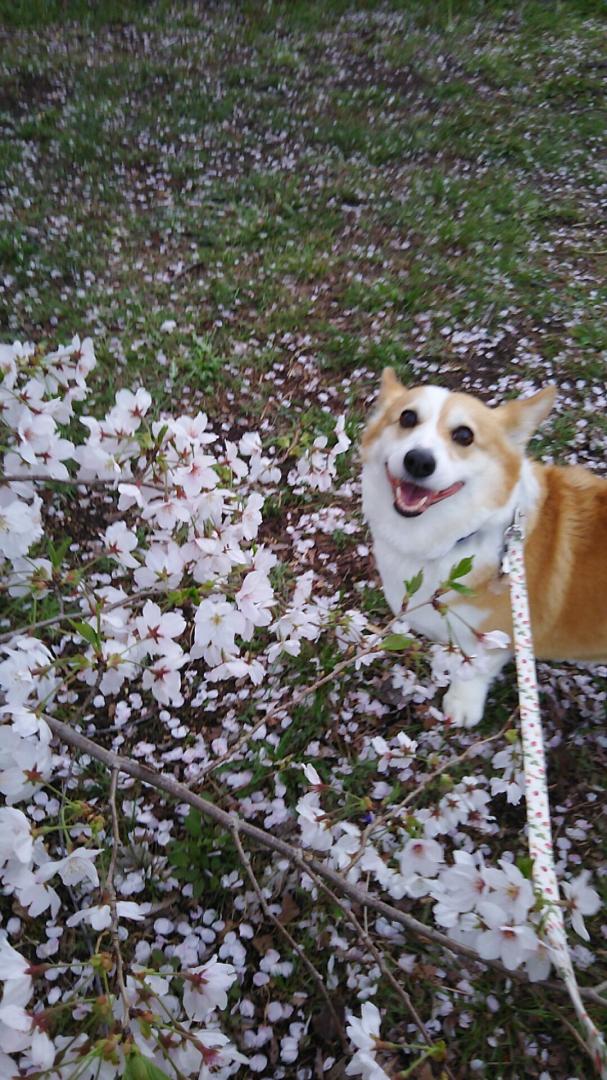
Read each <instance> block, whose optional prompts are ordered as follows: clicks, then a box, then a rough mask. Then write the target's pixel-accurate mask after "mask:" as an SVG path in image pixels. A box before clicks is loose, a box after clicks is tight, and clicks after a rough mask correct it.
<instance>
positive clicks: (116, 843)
mask: <svg viewBox="0 0 607 1080" xmlns="http://www.w3.org/2000/svg"><path fill="white" fill-rule="evenodd" d="M118 772H119V770H118V769H112V778H111V780H110V794H109V802H110V810H111V814H112V854H111V856H110V865H109V867H108V872H107V878H106V881H105V891H106V893H107V897H108V903H109V905H110V911H111V914H112V924H111V927H110V933H111V936H112V944H113V946H114V956H115V958H116V979H117V981H118V988H119V990H120V996H121V998H122V1004H123V1008H124V1023H125V1024H127V1023H128V1019H129V999H128V995H127V992H126V986H125V983H124V967H123V964H122V951H121V949H120V938H119V936H118V909H117V907H116V888H115V886H114V873H115V871H116V860H117V858H118V851H119V848H120V827H119V825H118V808H117V806H116V788H117V785H118Z"/></svg>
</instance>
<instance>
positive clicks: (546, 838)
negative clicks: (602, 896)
mask: <svg viewBox="0 0 607 1080" xmlns="http://www.w3.org/2000/svg"><path fill="white" fill-rule="evenodd" d="M504 540H505V553H504V558H503V561H502V572H503V573H505V574H509V576H510V602H511V604H512V622H513V627H514V652H515V659H516V673H517V677H518V692H519V701H520V717H521V735H522V741H523V761H524V769H525V801H526V804H527V825H528V830H529V853H530V855H531V858H532V860H533V881H534V884H535V886H536V888H537V890H538V891H539V893H540V896H541V897H542V900H543V901H544V918H543V924H544V931H545V935H546V941H547V943H548V946H549V948H550V955H551V959H552V961H553V963H554V965H555V967H556V969H557V971H558V972H559V974H560V976H561V978H562V979H563V981H564V983H565V985H566V987H567V990H568V992H569V997H570V998H571V1001H572V1002H573V1006H574V1008H575V1011H576V1013H577V1016H578V1019H579V1021H580V1023H581V1025H582V1027H583V1028H584V1030H585V1032H586V1036H587V1040H588V1050H589V1053H590V1055H591V1057H592V1060H593V1062H594V1065H595V1067H596V1070H597V1072H598V1073H599V1074H600V1076H601V1077H602V1078H603V1080H607V1046H606V1045H605V1040H604V1038H603V1036H602V1035H601V1033H600V1031H599V1030H598V1028H597V1027H596V1026H595V1024H594V1022H593V1021H592V1019H591V1018H590V1016H589V1015H588V1013H587V1011H586V1009H585V1008H584V1003H583V1001H582V999H581V997H580V991H579V987H578V984H577V980H576V977H575V972H574V970H573V964H572V962H571V954H570V952H569V948H568V945H567V934H566V931H565V923H564V920H563V909H562V907H561V905H560V903H559V891H558V883H557V879H556V871H555V869H554V850H553V846H552V829H551V826H550V803H549V800H548V788H547V784H546V759H545V754H544V739H543V733H542V723H541V719H540V706H539V697H538V690H537V678H536V671H535V656H534V652H533V639H532V636H531V620H530V616H529V600H528V596H527V584H526V580H525V562H524V554H523V553H524V531H523V516H522V514H521V512H520V510H519V509H517V510H516V512H515V515H514V521H513V522H512V525H510V527H509V528H508V529H507V530H506V534H505V537H504Z"/></svg>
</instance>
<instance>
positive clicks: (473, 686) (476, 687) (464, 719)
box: [443, 679, 488, 727]
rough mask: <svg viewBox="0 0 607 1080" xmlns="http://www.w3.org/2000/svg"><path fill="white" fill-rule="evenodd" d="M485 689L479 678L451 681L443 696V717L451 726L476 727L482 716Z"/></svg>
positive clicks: (484, 683)
mask: <svg viewBox="0 0 607 1080" xmlns="http://www.w3.org/2000/svg"><path fill="white" fill-rule="evenodd" d="M487 689H488V687H487V683H486V682H485V681H484V680H483V681H481V680H480V679H469V680H468V681H467V682H454V683H451V686H450V687H449V689H448V690H447V693H446V694H445V696H444V698H443V712H444V714H445V719H446V720H447V721H448V722H449V723H450V724H451V725H452V726H453V727H476V725H477V724H478V723H479V722H480V721H481V720H482V718H483V712H484V709H485V698H486V697H487Z"/></svg>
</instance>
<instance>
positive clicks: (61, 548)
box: [47, 536, 72, 570]
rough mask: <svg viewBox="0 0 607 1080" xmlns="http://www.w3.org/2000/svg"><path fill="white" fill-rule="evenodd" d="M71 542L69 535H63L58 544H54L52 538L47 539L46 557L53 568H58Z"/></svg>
mask: <svg viewBox="0 0 607 1080" xmlns="http://www.w3.org/2000/svg"><path fill="white" fill-rule="evenodd" d="M71 542H72V538H71V536H65V537H64V538H63V540H62V541H61V543H60V544H54V543H53V541H52V540H49V541H48V544H47V546H48V557H49V559H50V560H51V566H52V567H53V570H58V569H59V567H60V566H61V563H62V562H63V560H64V558H65V555H66V552H67V550H68V548H69V546H70V544H71Z"/></svg>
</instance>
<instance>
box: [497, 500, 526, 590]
mask: <svg viewBox="0 0 607 1080" xmlns="http://www.w3.org/2000/svg"><path fill="white" fill-rule="evenodd" d="M524 521H525V515H524V514H523V511H522V510H521V508H520V506H517V507H516V508H515V510H514V515H513V518H512V521H511V522H510V524H509V525H508V527H507V529H505V530H504V544H503V548H502V559H501V565H500V572H501V573H502V574H509V573H510V571H511V569H512V563H511V561H510V548H511V545H512V542H513V541H514V542H515V543H517V542H518V543H522V542H523V540H524V539H525V529H524Z"/></svg>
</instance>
